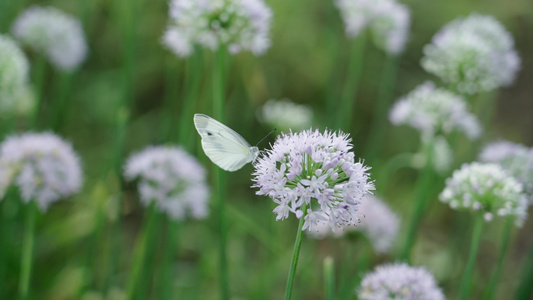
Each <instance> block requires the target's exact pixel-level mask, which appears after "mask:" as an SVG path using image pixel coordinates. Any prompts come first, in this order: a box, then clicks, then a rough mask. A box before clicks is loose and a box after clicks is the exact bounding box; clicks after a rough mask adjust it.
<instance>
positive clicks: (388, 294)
mask: <svg viewBox="0 0 533 300" xmlns="http://www.w3.org/2000/svg"><path fill="white" fill-rule="evenodd" d="M356 292H357V295H358V297H359V299H360V300H444V299H445V298H444V294H443V293H442V291H441V289H440V288H439V287H438V285H437V283H436V282H435V279H434V278H433V275H432V274H431V273H429V272H428V271H427V270H426V269H425V268H424V267H411V266H409V265H408V264H406V263H394V264H385V265H380V266H377V267H376V269H375V270H374V271H373V272H371V273H368V274H367V275H366V276H365V277H364V278H363V281H362V282H361V286H360V287H359V288H358V289H357V290H356Z"/></svg>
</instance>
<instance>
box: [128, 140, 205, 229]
mask: <svg viewBox="0 0 533 300" xmlns="http://www.w3.org/2000/svg"><path fill="white" fill-rule="evenodd" d="M124 175H125V177H126V178H127V179H129V180H134V179H139V183H138V189H139V194H140V198H141V203H142V204H143V205H144V206H148V205H149V204H150V203H151V202H153V201H155V204H156V206H157V207H158V208H159V209H160V210H161V211H162V212H165V213H167V214H168V215H170V216H171V217H172V218H174V219H177V220H183V219H185V218H186V217H187V216H191V217H192V218H195V219H203V218H205V217H206V216H207V214H208V207H207V204H208V203H207V202H208V200H209V189H208V187H207V184H206V172H205V169H204V168H203V167H202V165H200V163H198V161H197V160H196V159H195V158H194V157H193V156H191V155H190V154H188V153H187V152H185V151H184V150H182V149H181V148H179V147H172V146H157V147H148V148H147V149H145V150H143V151H141V152H139V153H136V154H134V155H132V156H130V158H129V159H128V161H127V162H126V165H125V167H124Z"/></svg>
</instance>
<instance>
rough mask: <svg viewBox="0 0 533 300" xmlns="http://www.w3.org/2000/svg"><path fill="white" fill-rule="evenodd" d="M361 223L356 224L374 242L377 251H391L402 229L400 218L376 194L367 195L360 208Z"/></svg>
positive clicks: (373, 245)
mask: <svg viewBox="0 0 533 300" xmlns="http://www.w3.org/2000/svg"><path fill="white" fill-rule="evenodd" d="M358 213H359V215H360V216H362V217H361V223H360V224H358V225H357V226H356V229H357V230H360V231H362V232H363V233H364V234H365V235H366V236H367V237H368V239H369V240H370V242H371V243H372V247H374V249H375V250H376V252H381V253H384V252H387V251H389V250H390V249H391V248H392V246H393V244H394V242H395V241H396V237H397V236H398V231H399V229H400V219H399V218H398V215H397V214H396V213H395V212H393V211H392V210H391V209H390V208H389V207H388V206H387V204H385V203H384V202H383V201H382V200H380V199H379V198H377V197H374V196H371V195H369V196H366V197H365V199H363V200H362V201H361V207H360V209H359V212H358Z"/></svg>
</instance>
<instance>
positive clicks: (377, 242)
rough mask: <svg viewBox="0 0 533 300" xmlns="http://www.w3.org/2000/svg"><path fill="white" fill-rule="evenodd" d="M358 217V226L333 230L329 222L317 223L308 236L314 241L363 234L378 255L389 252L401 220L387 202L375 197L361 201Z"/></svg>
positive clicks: (366, 197)
mask: <svg viewBox="0 0 533 300" xmlns="http://www.w3.org/2000/svg"><path fill="white" fill-rule="evenodd" d="M357 216H358V218H359V220H360V222H359V223H358V224H355V225H354V224H352V225H348V226H344V227H338V228H336V229H335V230H334V231H333V230H331V227H330V225H329V222H328V220H325V221H320V222H318V223H317V226H316V228H315V230H310V229H308V230H307V231H306V233H307V235H309V236H310V237H311V238H314V239H324V238H326V237H328V236H333V237H337V238H338V237H342V236H344V235H345V234H347V233H350V232H353V231H360V232H361V233H363V234H364V235H365V236H366V237H367V238H368V240H369V241H370V243H371V244H372V247H373V248H374V250H375V251H376V252H378V253H385V252H388V251H389V250H390V249H391V247H392V246H393V244H394V242H395V241H396V237H397V236H398V231H399V229H400V219H399V218H398V215H396V213H395V212H394V211H392V210H391V209H390V208H389V207H388V206H387V204H385V202H383V201H382V200H380V199H379V198H377V197H374V196H373V195H368V196H365V197H364V198H363V199H361V204H360V206H359V210H358V211H357Z"/></svg>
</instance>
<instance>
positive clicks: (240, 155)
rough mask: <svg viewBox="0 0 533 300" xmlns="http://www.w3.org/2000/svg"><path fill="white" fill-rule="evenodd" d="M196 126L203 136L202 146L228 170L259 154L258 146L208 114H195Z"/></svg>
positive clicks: (214, 159)
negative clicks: (254, 145) (252, 144)
mask: <svg viewBox="0 0 533 300" xmlns="http://www.w3.org/2000/svg"><path fill="white" fill-rule="evenodd" d="M194 126H195V127H196V130H197V131H198V133H199V134H200V136H201V137H202V148H203V149H204V152H205V154H206V155H207V157H209V159H210V160H211V161H212V162H213V163H214V164H216V165H217V166H219V167H220V168H222V169H224V170H226V171H230V172H233V171H236V170H238V169H240V168H242V167H243V166H244V165H245V164H247V163H250V162H253V161H254V160H255V159H256V158H257V156H258V155H259V149H258V148H257V147H252V146H251V145H250V144H249V143H248V142H247V141H246V140H245V139H244V138H243V137H242V136H241V135H240V134H238V133H237V132H235V131H234V130H233V129H231V128H229V127H228V126H226V125H224V124H222V123H220V122H219V121H217V120H215V119H213V118H211V117H209V116H207V115H204V114H195V115H194Z"/></svg>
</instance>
